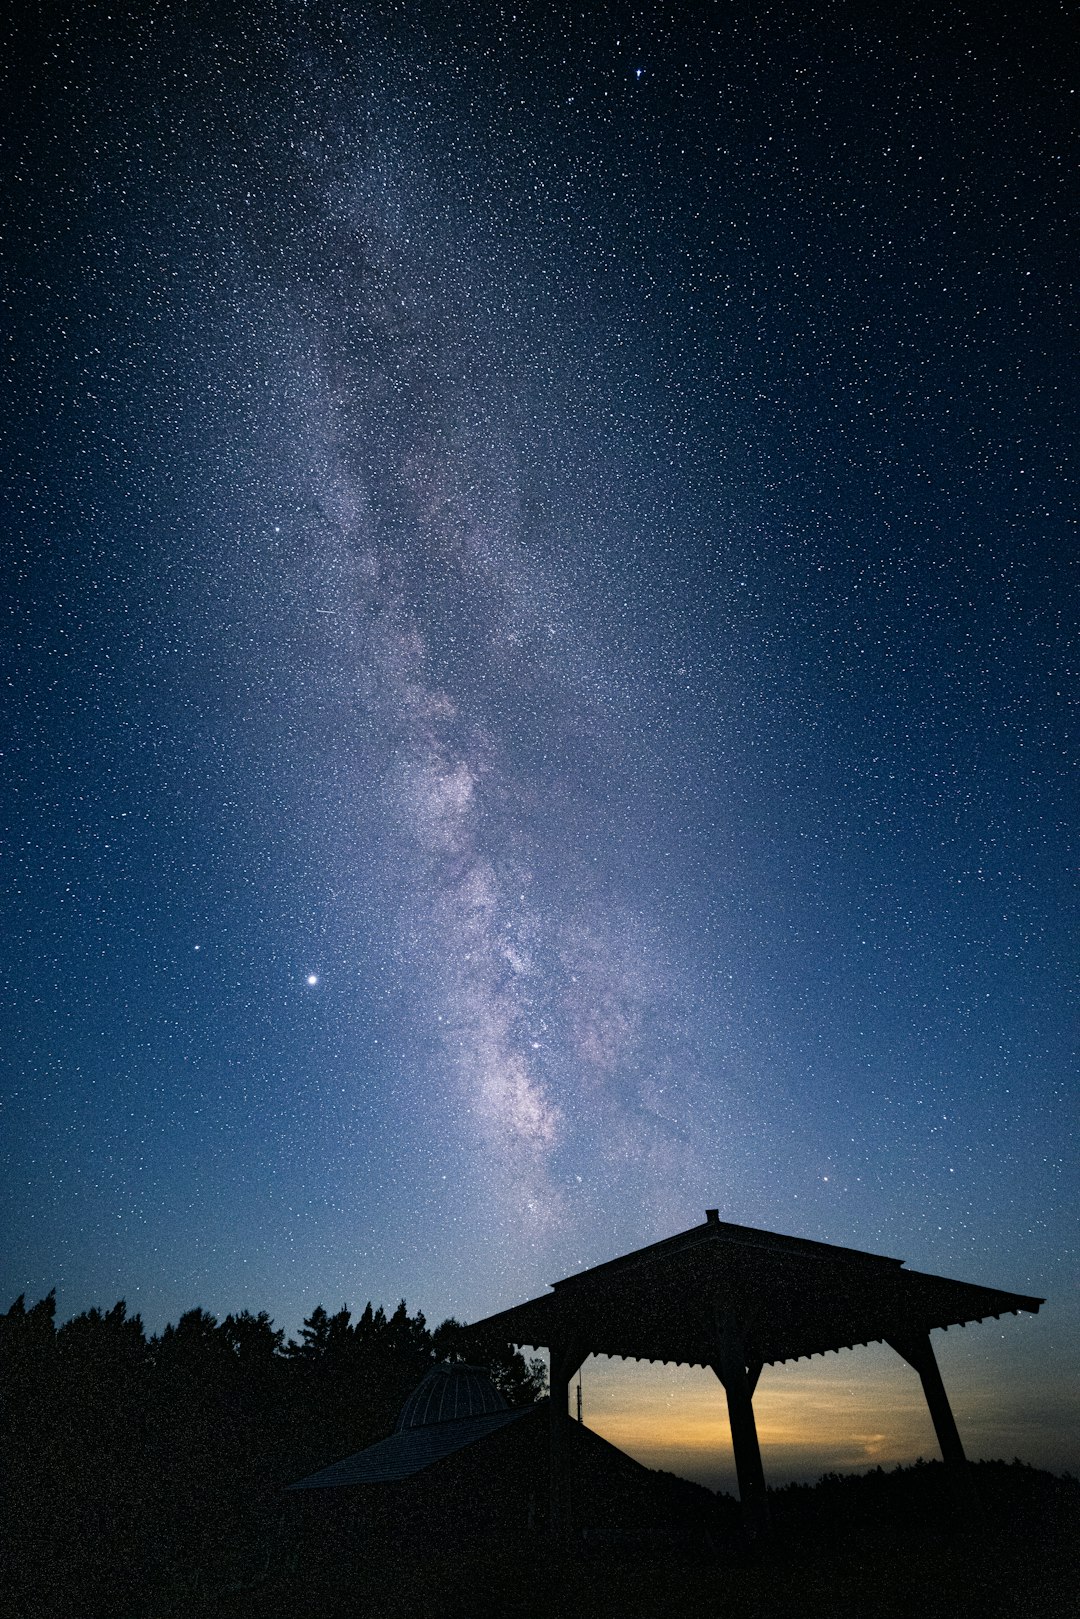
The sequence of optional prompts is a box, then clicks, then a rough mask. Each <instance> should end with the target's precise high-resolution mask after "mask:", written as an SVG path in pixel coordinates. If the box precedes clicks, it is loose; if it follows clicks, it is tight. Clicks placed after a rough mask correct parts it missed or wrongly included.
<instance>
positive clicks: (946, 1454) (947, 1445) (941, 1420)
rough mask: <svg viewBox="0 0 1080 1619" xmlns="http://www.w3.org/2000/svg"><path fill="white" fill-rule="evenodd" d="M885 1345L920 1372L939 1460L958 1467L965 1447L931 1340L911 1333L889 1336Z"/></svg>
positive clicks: (925, 1334)
mask: <svg viewBox="0 0 1080 1619" xmlns="http://www.w3.org/2000/svg"><path fill="white" fill-rule="evenodd" d="M886 1341H887V1342H888V1344H889V1345H890V1346H891V1347H892V1348H893V1349H895V1350H896V1353H897V1354H898V1355H899V1356H900V1357H901V1359H903V1360H906V1361H907V1363H908V1365H909V1366H913V1367H914V1368H915V1370H916V1371H917V1372H918V1374H919V1379H920V1381H921V1383H922V1386H923V1393H924V1394H925V1395H926V1403H927V1405H928V1406H929V1407H930V1416H931V1419H932V1421H933V1424H934V1432H935V1433H936V1434H937V1442H938V1444H939V1445H940V1446H941V1459H942V1461H943V1462H944V1463H945V1465H946V1467H954V1468H961V1467H964V1466H965V1465H966V1463H967V1457H966V1456H965V1455H964V1447H963V1445H962V1444H961V1443H960V1435H959V1433H958V1432H957V1429H956V1422H955V1419H954V1417H953V1414H952V1407H951V1406H950V1405H949V1396H948V1395H947V1394H946V1392H945V1385H944V1383H943V1382H942V1381H941V1373H940V1371H939V1370H938V1363H937V1358H936V1356H935V1354H934V1346H933V1344H932V1343H931V1342H930V1334H929V1333H928V1332H922V1333H911V1334H910V1335H905V1336H904V1337H903V1338H889V1339H887V1340H886Z"/></svg>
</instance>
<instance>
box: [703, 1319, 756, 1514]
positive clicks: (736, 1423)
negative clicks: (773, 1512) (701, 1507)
mask: <svg viewBox="0 0 1080 1619" xmlns="http://www.w3.org/2000/svg"><path fill="white" fill-rule="evenodd" d="M717 1336H718V1344H717V1353H716V1359H715V1360H713V1361H712V1362H711V1363H710V1364H711V1365H712V1369H713V1371H714V1372H715V1373H716V1375H717V1377H718V1378H719V1379H720V1381H721V1383H722V1384H723V1385H724V1393H725V1394H726V1395H727V1408H728V1422H729V1423H730V1425H731V1445H732V1449H733V1450H734V1452H735V1472H736V1475H737V1477H738V1480H739V1500H740V1501H741V1502H742V1516H743V1527H744V1529H745V1531H746V1534H747V1536H748V1538H749V1539H750V1540H752V1541H754V1540H761V1539H762V1538H763V1537H764V1536H766V1535H767V1534H768V1531H769V1497H768V1494H767V1492H766V1489H765V1470H764V1468H763V1467H762V1465H761V1447H760V1446H759V1445H758V1436H757V1424H756V1422H755V1421H754V1389H755V1388H756V1387H757V1380H758V1377H759V1376H760V1375H761V1362H760V1361H754V1362H750V1363H748V1362H747V1359H746V1350H745V1347H744V1345H743V1341H742V1336H741V1334H740V1333H739V1332H738V1330H737V1329H736V1328H735V1326H734V1325H733V1324H732V1323H730V1322H725V1321H718V1323H717Z"/></svg>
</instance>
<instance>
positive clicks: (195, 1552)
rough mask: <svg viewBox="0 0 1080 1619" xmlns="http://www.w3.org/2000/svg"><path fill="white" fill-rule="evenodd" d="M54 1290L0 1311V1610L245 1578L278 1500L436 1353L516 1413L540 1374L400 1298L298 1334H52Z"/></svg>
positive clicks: (379, 1432) (109, 1316)
mask: <svg viewBox="0 0 1080 1619" xmlns="http://www.w3.org/2000/svg"><path fill="white" fill-rule="evenodd" d="M55 1309H56V1301H55V1297H54V1296H53V1295H52V1294H50V1295H49V1296H48V1297H47V1298H44V1299H42V1300H40V1302H39V1303H37V1304H35V1305H34V1306H33V1307H32V1308H30V1309H27V1308H26V1305H25V1301H24V1299H22V1298H19V1299H17V1300H16V1302H15V1303H14V1304H13V1305H12V1307H11V1309H10V1310H9V1311H8V1312H7V1314H6V1315H0V1476H2V1478H3V1495H2V1504H0V1514H2V1522H0V1548H2V1549H0V1558H2V1563H0V1603H6V1604H7V1605H8V1611H10V1612H12V1613H18V1614H26V1615H30V1614H34V1613H38V1612H50V1613H76V1612H77V1613H80V1614H86V1615H92V1614H110V1615H111V1614H124V1613H136V1612H144V1611H148V1610H147V1609H146V1601H147V1598H148V1597H150V1596H151V1595H152V1594H153V1593H154V1592H159V1593H160V1594H161V1596H162V1598H163V1599H164V1600H165V1602H166V1604H167V1603H168V1602H169V1600H170V1599H169V1593H174V1594H175V1593H176V1592H178V1591H196V1590H198V1589H199V1588H200V1587H203V1588H204V1589H205V1588H207V1587H209V1588H211V1589H214V1588H220V1587H222V1586H227V1585H228V1584H230V1583H233V1582H237V1581H243V1580H245V1579H248V1578H250V1577H252V1575H253V1573H254V1572H256V1571H257V1570H258V1567H259V1566H260V1564H261V1563H265V1562H266V1561H268V1560H269V1558H270V1557H271V1555H272V1553H273V1550H274V1536H275V1527H276V1524H277V1522H278V1519H279V1517H280V1513H281V1504H282V1498H281V1490H282V1488H283V1486H284V1485H285V1484H287V1483H289V1482H290V1481H292V1480H294V1479H296V1478H299V1477H301V1476H303V1475H304V1474H306V1473H310V1472H312V1471H314V1470H315V1469H316V1468H318V1467H320V1466H323V1465H324V1464H325V1463H327V1462H329V1461H332V1460H334V1459H335V1458H336V1457H339V1456H342V1455H347V1454H348V1453H350V1452H351V1451H354V1450H359V1449H361V1448H362V1447H363V1446H365V1445H368V1444H371V1443H373V1442H374V1441H375V1440H376V1439H380V1438H382V1437H383V1436H384V1435H385V1434H386V1433H388V1432H389V1431H390V1430H391V1429H392V1427H393V1425H394V1422H395V1420H396V1418H397V1414H398V1411H399V1409H400V1407H401V1404H402V1402H403V1401H404V1399H405V1397H406V1395H407V1394H408V1393H409V1391H410V1389H411V1388H412V1387H413V1386H414V1385H415V1384H416V1383H417V1382H418V1381H419V1379H420V1378H421V1377H422V1376H423V1374H424V1372H425V1370H426V1369H427V1368H428V1367H429V1366H430V1365H431V1364H432V1363H433V1362H434V1361H436V1360H442V1359H477V1360H481V1361H483V1363H484V1364H485V1365H487V1366H488V1367H489V1368H490V1369H491V1372H492V1376H493V1378H494V1380H495V1382H496V1384H497V1386H498V1387H499V1388H500V1389H501V1390H502V1393H503V1394H504V1396H505V1397H506V1399H507V1400H508V1402H509V1403H510V1404H512V1405H521V1404H527V1403H529V1402H531V1401H532V1400H534V1399H536V1398H537V1396H538V1394H539V1393H540V1392H542V1385H543V1367H542V1364H541V1362H539V1361H532V1362H529V1363H527V1362H526V1361H524V1360H523V1358H522V1357H521V1355H519V1354H517V1353H516V1352H515V1351H514V1350H512V1349H511V1348H510V1347H509V1346H506V1345H493V1344H491V1343H478V1342H477V1341H476V1340H475V1338H474V1337H473V1336H472V1335H471V1334H470V1333H469V1332H468V1331H467V1329H465V1328H463V1327H461V1326H460V1325H459V1324H458V1323H457V1322H455V1321H452V1320H450V1321H445V1322H443V1324H442V1325H441V1326H439V1327H436V1328H435V1329H434V1330H432V1329H429V1327H428V1326H427V1323H426V1322H425V1320H424V1317H423V1315H421V1314H419V1313H418V1314H416V1315H410V1314H409V1312H408V1309H407V1308H406V1305H405V1302H404V1300H403V1301H402V1302H401V1303H400V1304H399V1305H398V1307H397V1309H396V1310H395V1311H394V1312H393V1313H392V1314H391V1315H387V1314H386V1312H385V1311H384V1310H383V1309H381V1308H379V1309H373V1308H372V1306H371V1305H370V1304H369V1305H368V1306H367V1307H366V1308H365V1310H364V1311H363V1313H362V1314H361V1315H360V1316H359V1317H358V1319H356V1320H355V1321H354V1320H353V1319H352V1317H351V1314H350V1312H349V1310H348V1309H347V1308H346V1309H342V1310H339V1311H338V1312H337V1314H335V1315H329V1314H328V1313H327V1312H326V1311H325V1310H324V1309H323V1308H322V1307H321V1306H320V1307H319V1308H317V1309H316V1310H314V1311H313V1312H312V1314H311V1315H310V1316H309V1317H308V1319H307V1320H306V1321H305V1322H304V1325H303V1328H302V1330H301V1332H300V1336H299V1339H298V1340H289V1341H288V1342H286V1341H285V1334H284V1333H283V1332H282V1331H281V1329H280V1328H277V1327H275V1326H274V1324H273V1322H272V1321H271V1319H270V1317H269V1316H268V1315H267V1314H266V1313H265V1312H260V1313H259V1314H258V1315H252V1314H251V1313H250V1312H249V1311H246V1310H245V1311H242V1312H240V1313H239V1314H237V1315H228V1316H226V1317H225V1319H224V1320H223V1321H220V1322H219V1321H217V1320H215V1319H214V1317H213V1316H211V1315H208V1314H207V1312H206V1311H205V1310H201V1309H196V1310H189V1311H188V1313H187V1314H186V1315H184V1316H181V1318H180V1320H179V1321H178V1322H177V1323H176V1325H175V1326H167V1327H166V1328H165V1330H164V1331H163V1332H162V1333H161V1334H160V1335H154V1336H147V1334H146V1332H145V1330H144V1328H143V1324H142V1321H141V1320H140V1318H139V1317H138V1316H137V1315H134V1316H129V1315H128V1313H127V1309H126V1306H125V1305H124V1304H123V1303H119V1304H116V1305H115V1306H114V1307H113V1308H112V1309H111V1310H107V1311H101V1310H98V1309H93V1310H88V1311H86V1312H85V1313H84V1314H83V1315H80V1316H76V1317H75V1318H74V1319H73V1320H71V1321H68V1322H66V1323H65V1324H64V1325H62V1326H60V1327H57V1325H56V1321H55Z"/></svg>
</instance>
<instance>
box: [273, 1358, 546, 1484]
mask: <svg viewBox="0 0 1080 1619" xmlns="http://www.w3.org/2000/svg"><path fill="white" fill-rule="evenodd" d="M535 1410H536V1406H523V1407H519V1408H518V1409H517V1410H511V1408H510V1407H509V1406H508V1405H507V1403H506V1401H505V1400H504V1399H503V1397H502V1395H501V1394H500V1393H499V1391H498V1389H497V1388H496V1387H495V1385H494V1383H493V1382H492V1381H491V1378H490V1377H489V1376H488V1374H487V1372H486V1371H484V1369H483V1367H482V1366H465V1365H462V1364H460V1363H457V1364H454V1363H452V1362H450V1361H443V1362H442V1363H441V1364H440V1365H438V1366H433V1367H432V1368H431V1370H430V1371H429V1372H426V1373H425V1375H424V1377H423V1378H422V1379H421V1381H420V1382H419V1383H418V1384H417V1386H416V1387H415V1388H414V1389H413V1391H412V1393H411V1394H410V1395H409V1398H408V1399H407V1400H406V1401H405V1404H404V1405H403V1406H402V1408H401V1415H400V1416H399V1417H398V1420H397V1427H396V1428H395V1429H394V1431H393V1433H392V1434H390V1435H388V1437H387V1438H386V1439H380V1440H379V1441H378V1443H377V1444H374V1445H369V1446H368V1448H367V1449H366V1450H361V1451H358V1452H357V1453H356V1455H355V1456H345V1457H343V1459H342V1460H341V1461H340V1462H332V1463H331V1465H330V1466H329V1467H324V1468H322V1469H321V1470H320V1471H319V1472H318V1473H312V1474H311V1476H310V1477H309V1478H302V1479H298V1480H297V1482H296V1483H295V1484H290V1485H289V1489H290V1490H327V1489H339V1488H341V1487H342V1486H349V1485H354V1484H382V1483H392V1482H394V1481H395V1480H400V1479H405V1478H411V1477H412V1475H413V1474H414V1473H420V1472H422V1471H423V1470H424V1469H425V1468H427V1467H431V1466H433V1465H434V1464H435V1463H436V1462H439V1461H442V1459H443V1457H445V1456H452V1455H453V1454H454V1453H455V1451H459V1450H464V1448H465V1447H466V1445H473V1444H475V1443H476V1442H477V1441H478V1440H480V1439H486V1438H487V1436H488V1435H489V1434H493V1433H495V1432H497V1430H498V1429H499V1428H504V1427H506V1425H507V1424H508V1423H511V1422H516V1421H517V1420H518V1418H519V1417H523V1416H526V1415H527V1414H528V1413H529V1412H530V1411H535Z"/></svg>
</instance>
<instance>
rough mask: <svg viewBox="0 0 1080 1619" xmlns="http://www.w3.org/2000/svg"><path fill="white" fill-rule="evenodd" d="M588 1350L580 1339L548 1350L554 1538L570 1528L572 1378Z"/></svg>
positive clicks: (551, 1525)
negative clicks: (570, 1396) (570, 1400)
mask: <svg viewBox="0 0 1080 1619" xmlns="http://www.w3.org/2000/svg"><path fill="white" fill-rule="evenodd" d="M587 1354H588V1350H587V1349H586V1348H585V1347H584V1346H583V1345H582V1344H581V1343H580V1341H579V1340H577V1339H569V1340H567V1341H566V1342H565V1343H559V1344H551V1345H549V1348H548V1358H549V1362H550V1365H549V1371H548V1382H549V1384H550V1392H549V1396H548V1399H549V1405H550V1424H551V1427H550V1440H549V1447H550V1454H551V1500H550V1507H549V1514H548V1528H549V1530H550V1532H551V1534H552V1535H553V1536H555V1537H556V1538H561V1537H563V1536H565V1534H566V1533H567V1531H568V1529H569V1527H570V1476H569V1443H570V1406H569V1390H570V1379H571V1378H572V1377H573V1375H574V1373H575V1372H576V1371H577V1369H578V1367H579V1366H580V1365H581V1363H582V1362H583V1361H584V1359H585V1357H586V1355H587Z"/></svg>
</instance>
